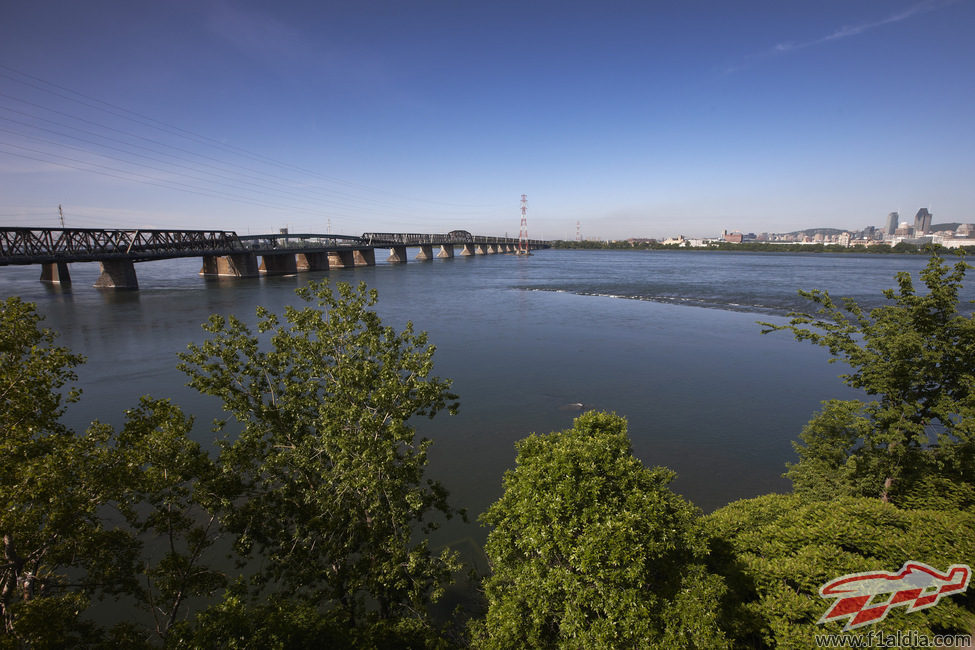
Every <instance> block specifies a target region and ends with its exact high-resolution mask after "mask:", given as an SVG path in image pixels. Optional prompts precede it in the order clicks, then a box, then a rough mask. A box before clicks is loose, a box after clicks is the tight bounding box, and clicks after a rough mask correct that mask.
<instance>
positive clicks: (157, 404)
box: [116, 397, 227, 640]
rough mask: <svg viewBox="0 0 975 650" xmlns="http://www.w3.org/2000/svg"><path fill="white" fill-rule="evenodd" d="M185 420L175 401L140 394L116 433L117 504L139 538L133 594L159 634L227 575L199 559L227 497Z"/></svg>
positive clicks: (216, 532) (215, 534) (215, 533)
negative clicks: (121, 461)
mask: <svg viewBox="0 0 975 650" xmlns="http://www.w3.org/2000/svg"><path fill="white" fill-rule="evenodd" d="M192 428H193V419H192V418H189V417H187V416H185V415H184V414H183V412H182V411H181V410H180V409H179V407H177V406H175V405H173V404H171V403H170V402H169V401H167V400H154V399H151V398H148V397H144V398H142V400H141V401H140V404H139V407H138V408H136V409H132V410H129V411H127V412H126V423H125V426H124V428H123V429H122V431H121V432H120V433H119V434H118V436H117V444H116V450H117V453H120V454H124V458H125V467H124V469H122V468H120V470H119V471H120V472H121V478H122V481H123V484H124V485H125V488H126V489H125V492H124V494H123V495H122V498H121V503H120V504H119V507H120V509H121V510H122V512H123V513H124V515H125V518H126V520H127V522H128V524H129V525H130V526H131V530H132V531H133V532H134V533H135V534H136V535H138V536H139V538H140V539H141V540H142V541H143V542H144V548H143V549H142V554H141V558H140V563H139V564H140V566H139V569H140V574H141V575H140V579H139V584H138V586H137V588H136V589H135V590H134V591H133V595H134V596H135V597H136V599H137V601H138V602H139V603H140V604H141V605H142V607H143V609H145V610H146V611H148V612H149V613H150V614H151V616H152V621H153V632H154V633H155V634H156V636H158V637H159V638H160V639H163V640H165V639H166V638H167V637H168V634H169V631H170V629H171V628H172V626H173V625H174V624H175V623H176V622H177V621H178V620H179V618H180V614H181V613H183V612H184V611H185V606H186V601H187V600H189V599H190V598H194V597H207V596H210V595H212V594H213V593H214V592H216V591H217V590H218V589H220V588H222V587H224V586H225V585H226V576H225V575H224V574H223V573H222V572H221V571H218V570H216V569H214V568H212V567H209V566H207V564H206V562H207V561H208V560H209V556H210V555H212V553H208V551H211V547H212V546H213V545H214V544H215V543H216V542H217V540H218V539H219V537H220V534H221V532H222V531H223V529H222V527H221V525H220V523H219V521H218V520H217V513H218V512H219V511H220V509H221V506H222V505H223V504H224V503H225V499H226V498H227V497H226V493H225V492H222V491H221V488H222V486H221V485H220V482H219V480H218V479H219V476H218V470H217V465H216V463H214V461H213V460H212V459H211V458H210V456H209V455H208V454H207V453H206V451H204V450H203V449H202V448H201V447H200V445H199V443H196V442H194V441H192V440H190V438H189V434H190V431H191V430H192Z"/></svg>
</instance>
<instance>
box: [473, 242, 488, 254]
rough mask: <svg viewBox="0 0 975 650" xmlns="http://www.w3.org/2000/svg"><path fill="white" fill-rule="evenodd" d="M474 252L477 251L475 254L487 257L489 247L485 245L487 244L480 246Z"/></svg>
mask: <svg viewBox="0 0 975 650" xmlns="http://www.w3.org/2000/svg"><path fill="white" fill-rule="evenodd" d="M474 250H475V252H476V253H477V254H478V255H487V254H488V249H487V245H485V244H478V245H477V247H476V248H475V249H474Z"/></svg>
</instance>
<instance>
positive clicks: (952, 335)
mask: <svg viewBox="0 0 975 650" xmlns="http://www.w3.org/2000/svg"><path fill="white" fill-rule="evenodd" d="M968 268H969V266H968V264H966V263H965V262H964V261H958V262H957V263H956V264H955V265H954V266H953V267H951V266H949V265H948V264H947V263H946V262H945V261H944V260H943V259H942V258H941V257H939V256H937V255H935V256H932V257H931V260H930V261H929V263H928V265H927V266H926V268H925V269H924V270H923V271H922V272H921V279H922V280H923V282H924V285H925V287H926V288H927V291H926V292H924V293H918V292H917V291H916V290H915V288H914V285H913V282H912V280H911V276H910V274H909V273H899V274H898V275H897V284H898V289H897V291H895V290H893V289H888V290H886V291H885V292H884V296H885V297H886V298H887V300H888V301H889V303H888V304H885V305H882V306H880V307H877V308H875V309H873V310H871V311H869V312H867V311H865V310H864V309H863V308H862V307H860V305H859V304H857V303H856V301H854V300H852V299H850V298H844V299H842V300H841V301H839V302H836V301H834V300H833V298H832V297H831V296H830V295H829V293H828V292H826V291H818V290H815V291H800V294H801V295H802V296H804V297H805V298H807V299H808V300H810V301H811V302H812V303H813V304H814V305H816V306H817V307H818V309H817V311H816V314H805V313H794V314H792V319H791V321H790V322H789V324H788V325H772V324H769V323H763V325H765V326H766V329H765V330H764V332H766V333H767V332H771V331H775V330H788V331H791V332H792V333H793V335H794V336H795V338H796V339H797V340H799V341H809V342H811V343H813V344H815V345H819V346H822V347H825V348H827V349H828V350H829V352H830V354H831V355H832V358H831V359H830V361H843V362H845V363H846V364H848V365H849V367H850V371H849V372H847V373H845V374H843V375H841V378H842V379H843V381H844V382H845V383H846V384H847V385H849V386H851V387H853V388H857V389H860V390H862V391H864V392H865V393H866V394H867V395H868V396H871V397H873V399H872V400H870V401H862V400H848V401H831V402H827V403H825V404H824V407H823V410H822V411H821V412H820V413H819V414H817V415H816V417H814V418H813V420H811V421H810V422H809V424H808V425H807V426H806V428H805V430H804V431H803V433H802V435H801V436H800V438H801V440H802V442H801V443H800V444H797V445H796V449H797V451H798V453H799V462H798V463H797V464H795V465H792V466H790V468H789V471H788V474H787V475H788V476H789V478H791V479H792V481H793V484H794V486H795V489H796V491H797V492H799V493H801V494H804V495H806V496H809V497H812V498H831V497H832V496H835V495H839V494H848V495H854V496H870V497H879V498H880V499H881V500H883V501H892V502H894V503H897V504H899V505H903V506H911V507H928V506H931V507H941V508H970V507H972V506H975V435H973V434H975V390H973V389H975V317H973V316H972V315H964V314H962V313H960V312H959V300H958V292H959V290H960V288H961V286H962V282H963V279H964V277H965V272H966V270H967V269H968Z"/></svg>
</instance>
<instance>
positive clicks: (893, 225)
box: [884, 212, 901, 235]
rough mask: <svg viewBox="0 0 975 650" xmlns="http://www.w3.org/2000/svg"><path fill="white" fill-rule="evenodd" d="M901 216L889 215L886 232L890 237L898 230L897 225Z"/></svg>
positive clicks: (893, 213) (894, 213)
mask: <svg viewBox="0 0 975 650" xmlns="http://www.w3.org/2000/svg"><path fill="white" fill-rule="evenodd" d="M900 218H901V217H900V215H899V214H897V213H896V212H891V213H890V214H888V215H887V228H886V229H885V230H884V232H885V233H887V234H888V235H893V234H894V231H895V230H897V224H898V223H899V221H900Z"/></svg>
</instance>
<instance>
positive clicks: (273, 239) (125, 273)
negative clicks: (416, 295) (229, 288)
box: [0, 227, 549, 289]
mask: <svg viewBox="0 0 975 650" xmlns="http://www.w3.org/2000/svg"><path fill="white" fill-rule="evenodd" d="M518 245H519V241H518V239H517V238H511V237H486V236H480V235H472V234H471V233H469V232H467V231H466V230H454V231H451V232H449V233H445V234H421V233H363V234H362V235H361V236H353V235H336V234H308V233H301V234H293V233H278V234H268V235H238V234H237V233H236V232H233V231H227V230H155V229H147V230H143V229H137V230H121V229H107V228H29V227H21V228H0V266H7V265H25V264H41V265H43V270H42V272H41V281H43V282H51V283H62V284H64V283H68V282H70V275H69V272H68V266H67V265H68V264H69V263H73V262H100V263H101V264H102V275H101V277H100V278H99V280H98V282H96V283H95V286H96V287H103V288H130V289H131V288H138V281H137V280H136V277H135V269H134V266H133V264H134V263H135V262H148V261H153V260H163V259H173V258H180V257H202V258H203V270H201V271H200V273H201V275H205V276H213V277H250V276H255V275H258V274H261V273H267V274H275V273H293V272H299V271H313V270H325V269H329V268H346V267H352V266H371V265H373V264H375V249H377V248H389V249H390V251H391V255H390V257H389V261H390V262H406V247H408V246H409V247H419V248H420V253H419V254H418V255H417V259H419V260H428V259H432V258H433V251H432V248H433V246H439V247H440V254H439V255H437V257H448V258H449V257H453V256H454V251H453V249H454V246H463V252H462V253H461V254H462V255H481V254H493V253H512V252H516V249H517V247H518ZM539 248H549V244H548V242H545V241H542V240H529V242H528V249H529V250H535V249H539ZM258 256H260V257H261V260H262V261H261V264H260V266H259V267H258V265H257V257H258Z"/></svg>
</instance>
